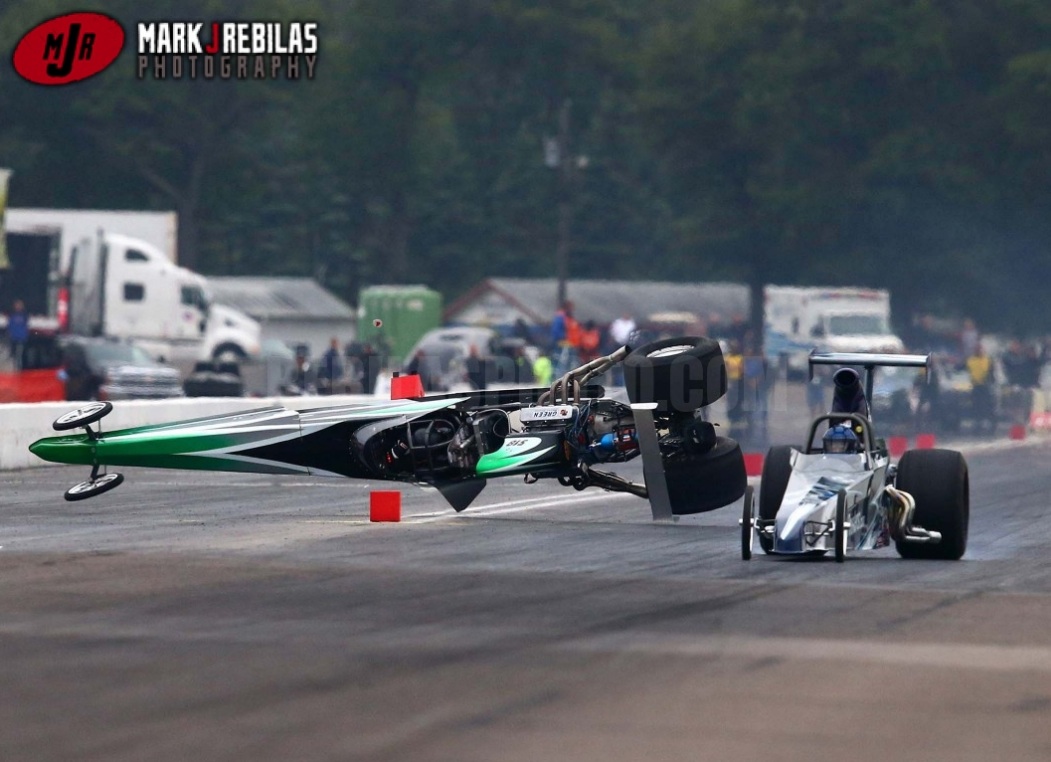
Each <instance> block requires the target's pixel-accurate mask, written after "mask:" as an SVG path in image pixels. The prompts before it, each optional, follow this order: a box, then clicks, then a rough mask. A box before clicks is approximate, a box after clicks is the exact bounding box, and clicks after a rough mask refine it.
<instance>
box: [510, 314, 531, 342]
mask: <svg viewBox="0 0 1051 762" xmlns="http://www.w3.org/2000/svg"><path fill="white" fill-rule="evenodd" d="M511 335H512V336H514V337H516V338H519V339H522V341H524V342H525V343H526V344H532V343H533V331H532V329H531V328H530V327H529V324H528V323H527V322H526V321H525V319H524V318H518V319H517V320H515V323H514V326H513V327H512V328H511Z"/></svg>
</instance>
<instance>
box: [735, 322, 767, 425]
mask: <svg viewBox="0 0 1051 762" xmlns="http://www.w3.org/2000/svg"><path fill="white" fill-rule="evenodd" d="M741 370H742V375H743V377H744V392H745V402H746V405H747V413H748V435H749V438H751V439H753V440H754V441H757V442H765V441H766V436H767V393H768V392H769V385H768V376H769V375H770V374H769V373H768V372H767V371H768V368H767V364H766V358H765V357H763V356H762V355H761V354H759V352H758V351H757V350H756V348H755V345H754V344H751V343H749V344H748V345H746V349H745V353H744V362H743V363H742V368H741Z"/></svg>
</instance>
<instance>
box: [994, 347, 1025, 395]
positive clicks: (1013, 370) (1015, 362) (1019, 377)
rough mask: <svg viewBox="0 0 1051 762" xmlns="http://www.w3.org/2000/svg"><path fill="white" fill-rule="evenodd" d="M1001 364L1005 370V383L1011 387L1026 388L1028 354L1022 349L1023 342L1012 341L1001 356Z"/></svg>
mask: <svg viewBox="0 0 1051 762" xmlns="http://www.w3.org/2000/svg"><path fill="white" fill-rule="evenodd" d="M1000 364H1001V365H1002V366H1003V369H1004V381H1006V382H1007V383H1008V384H1010V385H1011V386H1026V383H1025V377H1026V364H1027V359H1026V353H1025V350H1024V349H1022V342H1020V341H1019V340H1018V339H1011V341H1010V342H1008V344H1007V349H1005V350H1004V352H1003V354H1002V355H1000Z"/></svg>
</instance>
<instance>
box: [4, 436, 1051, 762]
mask: <svg viewBox="0 0 1051 762" xmlns="http://www.w3.org/2000/svg"><path fill="white" fill-rule="evenodd" d="M967 455H968V460H969V464H970V469H971V505H972V509H971V510H972V514H971V515H972V518H971V531H970V544H969V548H968V552H967V555H966V556H965V557H964V560H962V561H959V562H930V561H926V562H925V561H905V560H902V559H900V558H898V557H897V555H896V553H895V552H894V551H893V549H884V550H880V551H874V552H868V553H865V554H861V553H859V554H857V555H854V556H850V557H848V559H847V562H846V563H845V564H836V563H834V562H833V561H832V560H831V559H828V560H822V561H799V560H795V559H783V558H780V559H779V558H772V557H766V556H763V555H762V554H761V553H758V554H757V556H756V557H755V558H754V559H753V560H752V561H750V562H744V561H742V560H741V559H740V555H739V548H740V545H739V536H740V535H739V530H738V526H737V519H738V517H739V513H740V508H739V504H738V505H735V506H731V507H728V508H724V509H722V510H719V511H716V512H713V513H709V514H704V515H701V516H696V517H688V518H684V519H683V520H681V521H679V522H677V523H664V524H655V523H653V522H652V521H651V520H650V515H649V508H648V504H647V503H645V502H644V501H642V500H639V499H638V498H634V497H628V496H615V495H610V494H607V493H604V492H600V491H585V492H581V493H578V492H574V491H573V490H571V489H570V490H567V489H564V488H561V487H559V486H558V485H557V484H554V483H541V484H537V485H533V486H525V485H523V484H521V482H520V481H519V480H518V479H512V478H509V479H505V480H494V481H492V482H490V485H489V487H488V488H487V489H486V490H485V492H483V493H482V495H481V496H480V498H479V499H478V500H477V502H476V505H475V507H472V508H470V509H468V511H466V512H465V513H463V514H460V515H457V514H454V513H453V512H452V511H451V510H450V509H448V508H447V507H446V506H445V504H444V503H443V502H442V500H441V498H440V497H439V496H438V495H437V494H436V493H428V492H424V491H422V490H417V489H414V488H406V489H405V490H404V491H403V521H402V522H401V523H399V524H370V522H369V521H368V495H369V489H370V488H372V487H382V486H384V485H368V484H364V483H357V482H351V481H343V480H330V479H314V480H311V479H303V478H289V477H282V478H276V477H266V476H259V477H255V476H241V475H224V474H199V473H189V472H178V471H146V470H142V469H126V470H125V471H124V473H125V474H126V476H127V482H126V483H125V484H124V485H123V486H121V487H120V488H118V489H117V490H115V491H114V492H111V493H109V494H107V495H104V496H101V497H98V498H94V499H91V500H88V501H84V502H80V503H67V502H65V501H63V500H62V492H63V491H64V490H65V489H66V487H68V486H70V485H71V484H73V483H75V482H77V481H80V480H82V479H83V478H84V477H85V476H86V474H85V473H83V472H82V469H76V468H66V467H54V468H40V469H33V470H27V471H20V472H9V473H4V474H0V546H2V549H0V612H2V613H0V685H2V686H3V690H2V691H0V759H2V760H5V761H6V760H34V761H37V762H39V761H42V760H62V761H63V762H68V761H69V760H107V761H114V760H136V761H139V760H151V761H152V762H156V761H158V760H195V761H196V762H203V761H205V760H391V761H392V762H393V761H395V760H397V761H399V762H403V761H405V760H459V761H464V762H467V761H471V760H478V761H480V762H481V761H490V760H514V761H517V760H545V762H548V761H551V760H626V761H627V760H630V761H633V762H634V761H636V760H647V761H652V760H676V761H678V760H761V759H776V760H778V761H779V762H784V761H787V760H807V761H808V762H813V760H825V759H828V760H832V759H835V760H844V759H846V760H887V759H893V760H932V759H938V760H950V759H951V760H983V761H986V760H1047V759H1049V758H1051V559H1049V554H1048V548H1049V547H1051V520H1049V518H1048V516H1047V514H1048V506H1049V499H1048V495H1049V493H1051V468H1049V467H1048V463H1049V460H1051V444H1048V445H1045V444H1041V443H1037V442H1033V441H1027V442H1024V443H1021V444H1019V443H1001V445H1000V446H997V447H986V446H979V447H972V448H969V449H968V450H967ZM635 473H636V474H637V473H638V470H636V471H635ZM757 551H758V548H757Z"/></svg>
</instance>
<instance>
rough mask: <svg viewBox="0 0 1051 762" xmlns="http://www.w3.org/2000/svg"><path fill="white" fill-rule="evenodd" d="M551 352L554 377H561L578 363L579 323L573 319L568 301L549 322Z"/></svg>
mask: <svg viewBox="0 0 1051 762" xmlns="http://www.w3.org/2000/svg"><path fill="white" fill-rule="evenodd" d="M551 351H552V352H554V353H555V371H554V372H555V375H558V376H562V375H564V374H565V373H566V372H567V371H569V370H571V369H572V368H574V367H576V366H577V365H578V364H579V361H580V323H578V322H577V320H576V318H575V317H573V302H571V301H569V300H568V299H567V300H566V301H565V302H563V303H562V309H560V310H559V311H558V312H556V313H555V317H554V319H553V320H552V321H551Z"/></svg>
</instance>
